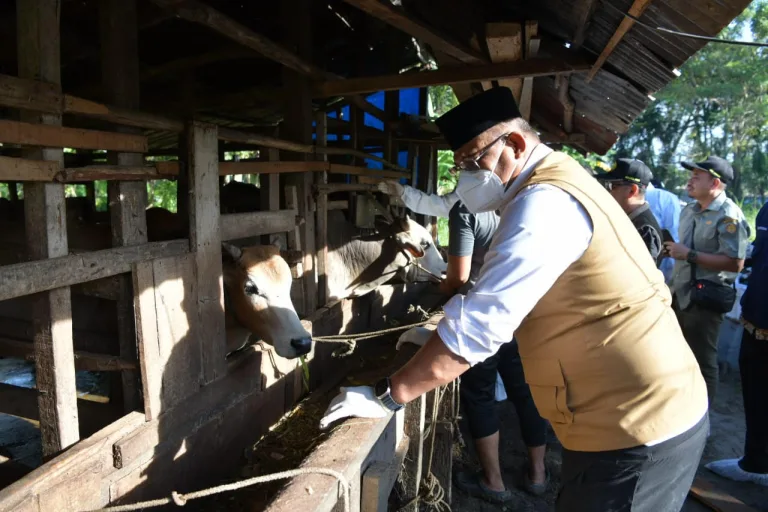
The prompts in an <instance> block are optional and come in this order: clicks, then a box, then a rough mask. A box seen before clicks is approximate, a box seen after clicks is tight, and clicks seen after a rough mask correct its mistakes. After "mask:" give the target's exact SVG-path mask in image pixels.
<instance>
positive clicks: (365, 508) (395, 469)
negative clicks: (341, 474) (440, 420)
mask: <svg viewBox="0 0 768 512" xmlns="http://www.w3.org/2000/svg"><path fill="white" fill-rule="evenodd" d="M408 441H409V439H408V437H403V439H402V441H400V444H398V446H397V449H396V450H395V457H394V458H393V459H392V460H391V461H388V462H374V463H373V464H371V465H370V466H369V467H368V469H367V470H365V472H364V473H363V482H362V496H361V502H360V512H387V510H388V500H389V493H390V492H391V491H392V487H393V486H394V485H395V480H397V476H398V475H399V474H400V469H401V468H402V466H403V463H404V462H405V456H406V454H407V453H408Z"/></svg>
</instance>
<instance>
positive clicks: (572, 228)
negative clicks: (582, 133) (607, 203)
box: [437, 185, 592, 365]
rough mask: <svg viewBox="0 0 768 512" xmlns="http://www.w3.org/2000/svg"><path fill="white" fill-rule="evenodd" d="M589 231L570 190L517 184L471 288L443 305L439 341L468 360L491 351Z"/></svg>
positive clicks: (577, 253) (574, 255)
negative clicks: (518, 190)
mask: <svg viewBox="0 0 768 512" xmlns="http://www.w3.org/2000/svg"><path fill="white" fill-rule="evenodd" d="M591 238H592V222H591V220H590V218H589V215H587V212H586V210H585V209H584V207H583V206H582V205H581V204H580V203H579V202H578V201H576V199H574V198H573V197H572V196H571V195H570V194H568V193H567V192H565V191H563V190H562V189H559V188H557V187H554V186H552V185H534V186H531V187H529V188H527V189H524V190H522V191H521V192H520V193H519V194H518V195H517V197H515V199H513V200H512V201H511V202H510V203H509V204H508V205H507V206H506V207H505V208H504V210H503V211H502V213H501V222H500V224H499V228H498V231H497V232H496V234H495V235H494V239H493V242H492V243H491V247H490V249H489V251H488V253H487V254H486V256H485V261H484V263H483V266H482V268H481V270H480V276H479V277H478V280H477V283H476V284H475V286H474V288H472V290H471V291H470V292H469V293H468V294H467V295H456V296H454V297H453V298H452V299H451V300H449V301H448V302H447V303H446V305H445V306H444V308H443V310H444V312H445V317H444V318H443V319H442V320H441V321H440V323H439V324H438V326H437V332H438V334H439V335H440V338H441V340H442V341H443V343H444V344H445V346H446V347H447V348H448V349H449V350H450V351H451V352H453V353H454V354H456V355H458V356H461V357H462V358H463V359H465V360H466V361H467V362H468V363H469V364H470V365H475V364H477V363H479V362H482V361H484V360H485V359H487V358H489V357H491V356H492V355H493V354H495V353H496V352H497V351H498V350H499V348H500V347H501V345H502V344H503V343H507V342H509V341H511V340H512V338H513V336H514V333H515V330H516V329H517V328H518V327H519V326H520V323H521V322H522V320H523V318H525V316H526V315H528V313H530V312H531V310H532V309H533V307H534V306H535V305H536V303H537V302H538V301H539V299H541V297H542V296H543V295H544V294H545V293H546V292H547V291H548V290H549V289H550V288H551V287H552V285H553V284H554V283H555V281H556V280H557V279H558V278H559V277H560V275H561V274H562V273H563V272H564V271H565V270H566V269H567V268H568V267H569V266H570V265H571V264H572V263H573V262H574V261H576V260H577V259H579V258H580V257H581V256H582V254H584V251H586V250H587V247H588V246H589V242H590V240H591Z"/></svg>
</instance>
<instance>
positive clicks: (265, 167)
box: [86, 150, 410, 179]
mask: <svg viewBox="0 0 768 512" xmlns="http://www.w3.org/2000/svg"><path fill="white" fill-rule="evenodd" d="M318 153H322V151H320V150H318ZM365 155H366V157H368V156H369V155H368V154H367V153H366V154H365ZM86 169H87V168H86ZM155 169H156V170H157V175H156V176H153V175H152V173H151V172H148V173H147V176H148V178H152V177H164V176H177V175H178V174H179V162H175V161H167V162H155ZM299 172H327V173H329V174H350V175H353V176H367V175H372V176H380V177H382V178H394V179H399V178H407V179H409V178H410V175H407V174H405V173H403V172H398V171H386V170H382V169H369V168H368V167H360V166H356V165H344V164H334V163H330V162H322V161H311V160H310V161H270V162H219V175H220V176H229V175H234V174H269V175H271V174H286V173H299Z"/></svg>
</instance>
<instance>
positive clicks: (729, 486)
mask: <svg viewBox="0 0 768 512" xmlns="http://www.w3.org/2000/svg"><path fill="white" fill-rule="evenodd" d="M499 411H500V414H501V421H502V430H501V465H502V471H503V472H504V479H505V481H506V483H507V487H508V488H510V489H511V490H512V492H513V494H514V499H513V501H512V502H510V503H509V504H507V505H505V506H503V507H500V506H498V505H493V504H490V503H487V502H485V501H483V500H480V499H475V498H471V497H469V496H467V495H466V494H464V493H463V492H462V491H460V490H459V489H458V488H457V487H456V486H454V487H453V491H452V504H451V505H452V509H453V512H470V511H472V512H490V511H494V512H495V511H499V510H503V511H510V512H512V511H514V512H534V511H535V512H545V511H551V510H554V503H555V498H556V495H557V494H556V493H557V488H558V485H559V475H560V450H561V446H560V444H559V443H558V442H557V440H556V438H555V436H554V433H553V432H552V431H551V429H550V431H549V439H548V448H547V456H546V463H547V468H548V470H549V472H550V486H549V489H548V492H547V493H546V495H544V496H542V497H540V498H539V497H534V496H531V495H529V494H527V493H526V492H525V491H523V490H522V489H521V485H522V479H523V468H524V467H525V460H526V456H527V453H526V449H525V445H524V444H523V442H522V438H521V437H520V429H519V427H518V423H517V417H516V415H515V410H514V407H513V406H512V404H511V403H510V402H505V403H502V404H499ZM710 419H711V421H712V427H711V435H710V438H709V441H708V443H707V447H706V449H705V450H704V456H703V457H702V460H701V464H700V466H699V472H698V475H699V476H701V477H702V478H704V479H706V480H709V481H711V482H713V483H715V484H716V485H717V486H718V487H719V488H720V489H722V490H723V491H725V492H727V493H729V494H731V495H732V496H734V497H736V498H737V499H739V500H741V501H743V502H744V503H745V504H747V505H750V506H751V507H753V508H754V509H755V510H758V511H761V512H768V490H766V489H765V488H763V487H759V486H757V485H753V484H744V483H736V482H731V481H728V480H726V479H724V478H721V477H719V476H717V475H715V474H714V473H712V472H711V471H709V470H708V469H706V468H704V464H706V463H708V462H710V461H713V460H718V459H722V458H733V457H739V456H740V455H741V453H742V447H743V443H744V430H745V427H744V409H743V403H742V399H741V383H740V380H739V376H738V373H735V372H732V373H730V374H726V375H723V376H722V377H721V385H720V388H719V390H718V395H717V399H716V401H715V406H714V409H713V410H712V411H711V413H710ZM463 433H464V438H465V439H469V436H468V433H467V432H466V431H464V432H463ZM453 463H454V468H453V469H454V473H455V472H456V470H458V469H461V468H462V467H470V468H479V466H478V465H477V463H476V457H475V454H474V450H472V449H470V447H469V446H467V448H465V449H464V450H463V451H461V453H460V455H459V456H456V457H454V461H453ZM708 510H710V509H709V508H706V507H704V506H702V505H701V504H700V503H698V502H696V501H695V500H693V499H692V498H690V497H689V498H688V500H687V502H686V504H685V507H684V508H683V511H684V512H699V511H708Z"/></svg>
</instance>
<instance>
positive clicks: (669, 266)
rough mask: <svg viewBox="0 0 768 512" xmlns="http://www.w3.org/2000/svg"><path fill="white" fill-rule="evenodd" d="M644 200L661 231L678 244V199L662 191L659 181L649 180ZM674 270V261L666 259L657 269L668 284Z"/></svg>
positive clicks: (669, 258) (679, 207) (679, 210)
mask: <svg viewBox="0 0 768 512" xmlns="http://www.w3.org/2000/svg"><path fill="white" fill-rule="evenodd" d="M645 200H646V201H648V204H649V205H650V206H651V211H652V212H653V215H654V217H656V220H657V221H658V222H659V227H660V228H661V229H666V230H667V231H668V232H669V233H670V234H671V235H672V238H673V239H674V241H675V242H679V241H680V239H679V233H678V229H679V226H680V212H681V211H682V206H681V205H680V199H679V198H678V197H677V196H676V195H675V194H673V193H672V192H670V191H668V190H666V189H664V188H663V187H662V186H661V182H659V180H656V179H654V180H651V183H649V184H648V187H646V189H645ZM674 268H675V259H674V258H671V257H666V258H664V259H663V260H662V261H661V265H660V266H659V269H660V270H661V272H662V273H663V274H664V280H665V281H666V282H667V283H669V282H670V281H671V279H672V271H673V270H674Z"/></svg>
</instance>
